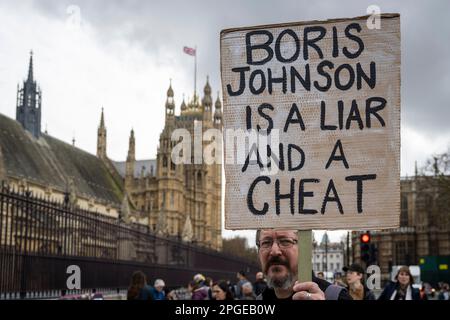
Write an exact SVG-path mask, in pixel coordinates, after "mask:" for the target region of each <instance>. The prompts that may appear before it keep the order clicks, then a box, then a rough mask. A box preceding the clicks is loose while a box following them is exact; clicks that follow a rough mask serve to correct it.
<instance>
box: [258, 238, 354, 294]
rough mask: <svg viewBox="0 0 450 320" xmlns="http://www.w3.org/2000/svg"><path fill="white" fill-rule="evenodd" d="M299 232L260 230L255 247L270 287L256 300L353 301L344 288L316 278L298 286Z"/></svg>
mask: <svg viewBox="0 0 450 320" xmlns="http://www.w3.org/2000/svg"><path fill="white" fill-rule="evenodd" d="M297 242H298V239H297V232H296V231H295V230H277V231H275V230H258V231H257V233H256V245H257V247H258V256H259V260H260V262H261V267H262V270H263V272H264V275H265V276H266V279H267V285H268V288H267V289H266V290H264V292H263V293H262V294H261V295H259V296H258V297H257V300H265V301H271V300H272V301H273V300H290V299H293V300H325V299H326V300H352V298H351V297H350V295H349V294H348V293H347V290H345V289H344V288H343V287H339V286H334V285H331V284H330V283H328V282H327V281H325V280H322V279H319V278H317V277H314V276H313V278H312V280H313V281H308V282H302V283H299V282H297V281H296V278H297V277H296V276H297V268H298V265H297V262H298V256H297V254H298V250H297Z"/></svg>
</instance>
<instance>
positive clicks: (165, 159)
mask: <svg viewBox="0 0 450 320" xmlns="http://www.w3.org/2000/svg"><path fill="white" fill-rule="evenodd" d="M163 167H164V168H167V156H164V157H163Z"/></svg>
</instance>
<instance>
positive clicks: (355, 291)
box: [342, 263, 375, 300]
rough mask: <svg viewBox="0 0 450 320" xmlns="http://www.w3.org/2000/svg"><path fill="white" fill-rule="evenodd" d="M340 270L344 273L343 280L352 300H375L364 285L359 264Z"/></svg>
mask: <svg viewBox="0 0 450 320" xmlns="http://www.w3.org/2000/svg"><path fill="white" fill-rule="evenodd" d="M342 270H343V271H344V272H345V273H346V274H345V278H346V280H347V284H348V292H349V294H350V295H351V296H352V298H353V300H375V295H374V294H373V292H372V291H370V290H369V288H367V286H366V285H365V283H364V274H365V272H364V269H363V267H361V266H360V265H359V264H357V263H354V264H352V265H350V266H349V267H344V268H342Z"/></svg>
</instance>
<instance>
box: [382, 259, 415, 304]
mask: <svg viewBox="0 0 450 320" xmlns="http://www.w3.org/2000/svg"><path fill="white" fill-rule="evenodd" d="M413 283H414V278H413V276H412V275H411V272H410V271H409V268H408V267H407V266H403V267H401V268H400V269H398V272H397V275H396V276H395V281H391V282H390V283H389V284H388V285H387V286H386V288H384V290H383V292H382V293H381V295H380V297H379V298H378V300H420V292H419V290H418V289H416V288H414V287H413V286H412V285H413Z"/></svg>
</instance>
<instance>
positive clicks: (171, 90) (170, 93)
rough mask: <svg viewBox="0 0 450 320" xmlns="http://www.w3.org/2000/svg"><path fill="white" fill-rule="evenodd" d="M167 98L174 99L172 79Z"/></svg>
mask: <svg viewBox="0 0 450 320" xmlns="http://www.w3.org/2000/svg"><path fill="white" fill-rule="evenodd" d="M167 97H172V98H173V89H172V79H169V89H168V90H167Z"/></svg>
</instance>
